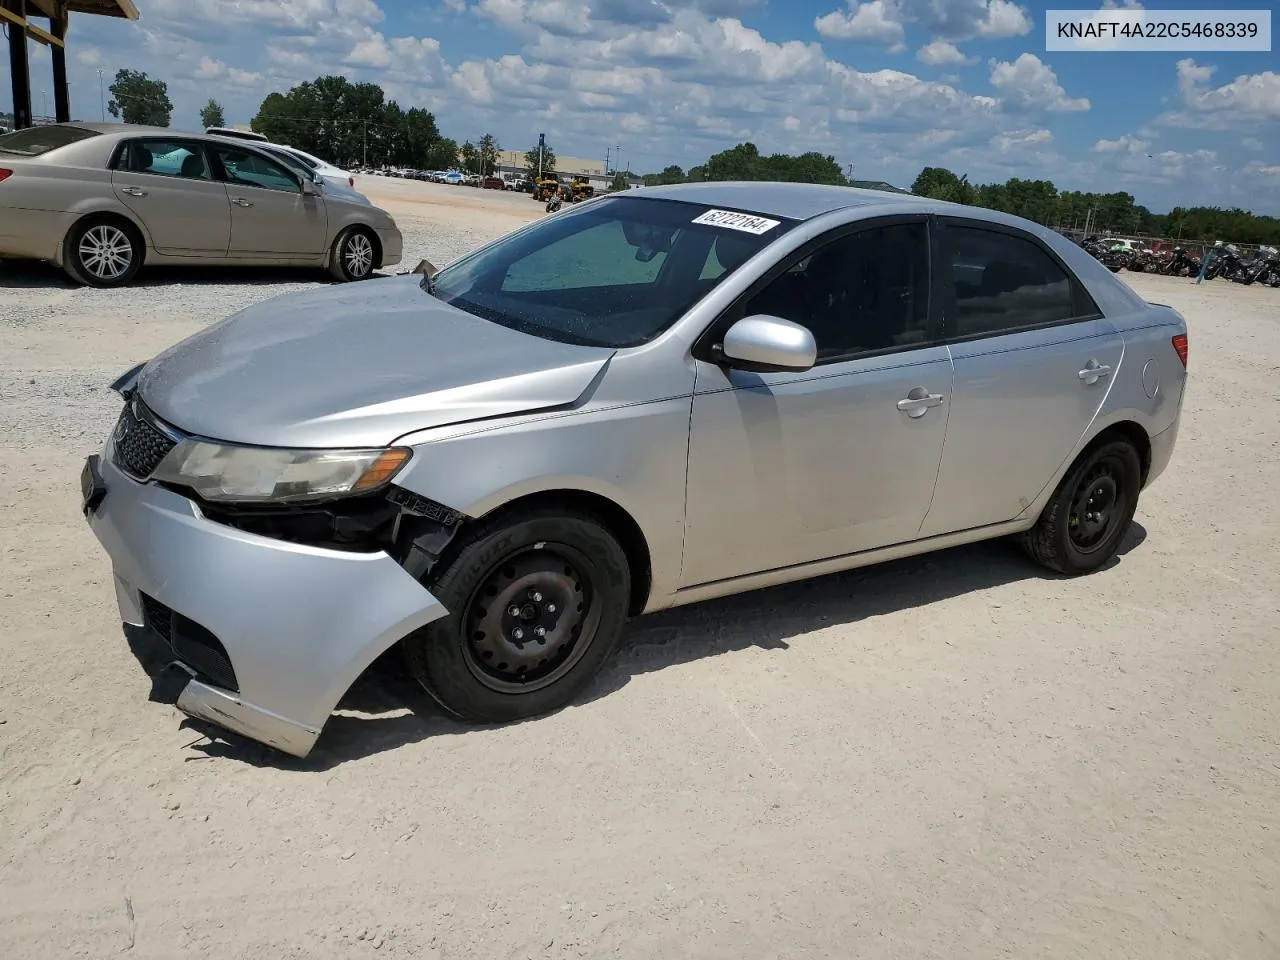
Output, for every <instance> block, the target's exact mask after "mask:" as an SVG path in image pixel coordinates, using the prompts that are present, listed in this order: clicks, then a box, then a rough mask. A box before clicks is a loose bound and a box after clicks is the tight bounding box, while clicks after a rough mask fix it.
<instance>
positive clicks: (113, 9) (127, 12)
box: [27, 0, 138, 20]
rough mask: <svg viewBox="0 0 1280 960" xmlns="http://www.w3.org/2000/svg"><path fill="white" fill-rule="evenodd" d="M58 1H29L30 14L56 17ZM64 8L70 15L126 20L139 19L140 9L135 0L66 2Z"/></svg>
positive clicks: (67, 0) (78, 0)
mask: <svg viewBox="0 0 1280 960" xmlns="http://www.w3.org/2000/svg"><path fill="white" fill-rule="evenodd" d="M57 6H58V3H57V0H27V13H28V14H33V13H34V14H37V15H39V14H43V15H44V16H46V17H56V16H57V15H58V11H57V9H56V8H57ZM62 8H63V9H64V10H66V11H67V12H68V13H90V14H96V15H98V16H102V17H123V18H124V19H126V20H137V19H138V8H137V7H136V6H134V3H133V0H66V2H64V3H63V4H62Z"/></svg>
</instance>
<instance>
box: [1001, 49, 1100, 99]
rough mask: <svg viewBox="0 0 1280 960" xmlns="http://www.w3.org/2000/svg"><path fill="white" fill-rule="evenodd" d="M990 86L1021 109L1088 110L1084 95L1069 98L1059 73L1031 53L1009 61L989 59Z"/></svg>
mask: <svg viewBox="0 0 1280 960" xmlns="http://www.w3.org/2000/svg"><path fill="white" fill-rule="evenodd" d="M991 85H992V86H993V87H995V88H996V89H997V90H998V91H999V92H1000V93H1001V94H1003V98H1004V102H1005V103H1006V104H1008V105H1010V106H1012V107H1014V108H1017V109H1021V110H1050V111H1053V112H1056V113H1069V112H1076V111H1081V110H1088V109H1089V106H1090V104H1089V101H1088V99H1087V98H1085V97H1078V98H1077V97H1069V96H1067V91H1066V90H1064V89H1063V88H1062V84H1060V83H1059V82H1058V75H1057V74H1055V73H1054V72H1053V69H1052V68H1051V67H1050V66H1048V65H1047V64H1046V63H1044V62H1043V61H1042V60H1041V59H1040V58H1039V57H1037V56H1036V55H1035V54H1034V53H1024V54H1022V55H1021V56H1019V57H1018V59H1017V60H1014V61H1013V62H1012V63H1010V62H1008V61H998V60H994V59H993V60H992V61H991Z"/></svg>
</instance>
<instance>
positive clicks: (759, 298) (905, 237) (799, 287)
mask: <svg viewBox="0 0 1280 960" xmlns="http://www.w3.org/2000/svg"><path fill="white" fill-rule="evenodd" d="M757 313H763V314H768V315H770V316H774V317H782V318H783V319H784V320H791V321H793V322H794V323H798V324H801V325H802V326H804V327H807V328H808V329H809V330H810V332H812V333H813V338H814V340H815V341H817V344H818V361H819V362H823V361H831V360H835V359H840V358H844V357H849V356H855V355H857V354H860V353H868V352H871V351H874V350H886V349H891V348H893V347H910V346H913V345H915V344H921V343H925V342H927V341H928V337H929V333H928V328H929V234H928V229H927V227H926V226H925V224H924V223H922V222H921V223H896V224H890V225H886V226H880V227H869V228H867V229H864V230H858V231H857V232H855V233H851V234H848V235H846V236H843V237H840V238H839V239H837V240H833V241H831V242H830V243H828V244H826V245H824V246H822V247H819V248H818V249H817V250H815V251H813V253H811V254H809V255H808V256H806V257H804V258H803V259H801V260H800V261H799V262H798V263H796V264H795V265H793V266H792V267H791V268H790V269H788V270H787V271H786V272H785V273H783V274H782V275H781V276H778V277H776V278H775V279H774V280H772V281H771V282H770V283H769V285H768V286H766V287H765V288H764V289H763V290H761V291H760V292H759V293H757V294H756V295H755V296H754V297H752V298H751V300H750V301H748V302H747V304H746V306H745V309H744V313H743V315H744V316H751V315H752V314H757Z"/></svg>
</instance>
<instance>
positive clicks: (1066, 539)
mask: <svg viewBox="0 0 1280 960" xmlns="http://www.w3.org/2000/svg"><path fill="white" fill-rule="evenodd" d="M1141 487H1142V461H1141V459H1140V458H1139V456H1138V451H1137V450H1136V449H1134V446H1133V444H1132V443H1131V442H1130V441H1129V440H1127V439H1123V438H1119V437H1111V438H1108V439H1104V440H1102V441H1101V442H1099V443H1095V444H1094V445H1093V446H1091V447H1090V448H1089V449H1087V450H1085V452H1084V453H1082V454H1081V455H1080V457H1079V458H1078V459H1077V460H1076V462H1075V463H1074V464H1073V465H1072V467H1071V469H1070V470H1068V471H1067V473H1066V476H1064V477H1063V478H1062V481H1061V482H1060V483H1059V484H1058V487H1057V489H1056V490H1054V492H1053V496H1052V497H1050V499H1049V502H1048V503H1047V504H1046V505H1045V508H1044V511H1043V512H1042V513H1041V514H1040V518H1039V520H1037V521H1036V525H1035V526H1034V527H1032V528H1031V529H1030V530H1028V531H1027V533H1026V534H1024V535H1023V538H1022V545H1023V548H1024V549H1025V550H1026V551H1027V553H1028V554H1030V556H1031V557H1032V558H1033V559H1034V560H1036V561H1037V562H1038V563H1040V564H1042V565H1044V566H1046V567H1048V568H1049V569H1050V570H1053V571H1056V572H1057V573H1064V574H1068V575H1072V576H1074V575H1078V574H1082V573H1090V572H1092V571H1094V570H1097V569H1098V568H1099V567H1101V566H1103V565H1104V564H1106V563H1107V562H1108V561H1110V560H1111V558H1112V557H1114V556H1115V555H1116V551H1117V550H1118V549H1119V547H1120V542H1121V540H1123V539H1124V535H1125V534H1126V533H1128V531H1129V525H1130V524H1131V523H1132V522H1133V515H1134V512H1135V511H1136V510H1137V508H1138V494H1139V492H1140V490H1141Z"/></svg>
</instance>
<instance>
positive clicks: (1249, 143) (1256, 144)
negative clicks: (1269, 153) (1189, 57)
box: [1240, 137, 1263, 151]
mask: <svg viewBox="0 0 1280 960" xmlns="http://www.w3.org/2000/svg"><path fill="white" fill-rule="evenodd" d="M1240 146H1242V147H1244V148H1245V149H1246V150H1258V151H1260V150H1262V149H1263V145H1262V141H1261V140H1259V139H1258V138H1257V137H1241V138H1240Z"/></svg>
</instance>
